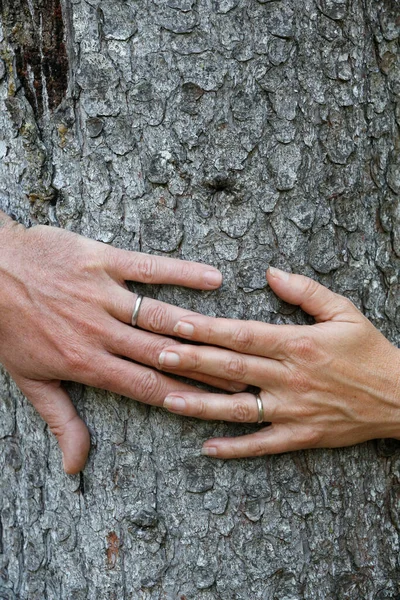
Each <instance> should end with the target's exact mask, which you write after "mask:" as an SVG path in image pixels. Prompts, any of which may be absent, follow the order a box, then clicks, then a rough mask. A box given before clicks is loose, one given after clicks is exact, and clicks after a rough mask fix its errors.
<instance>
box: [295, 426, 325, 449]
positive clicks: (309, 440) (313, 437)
mask: <svg viewBox="0 0 400 600" xmlns="http://www.w3.org/2000/svg"><path fill="white" fill-rule="evenodd" d="M321 440H322V433H321V431H320V430H319V429H315V428H311V427H308V428H307V429H305V430H304V431H303V432H302V434H301V436H300V443H301V447H302V448H315V447H316V446H319V444H320V442H321Z"/></svg>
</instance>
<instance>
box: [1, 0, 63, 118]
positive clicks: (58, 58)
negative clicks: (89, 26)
mask: <svg viewBox="0 0 400 600" xmlns="http://www.w3.org/2000/svg"><path fill="white" fill-rule="evenodd" d="M0 9H1V12H2V15H3V22H4V24H5V30H6V35H7V37H8V39H9V41H10V43H11V44H12V45H13V46H14V48H15V54H16V63H17V73H18V77H19V79H20V81H21V84H22V86H23V88H24V90H25V94H26V97H27V99H28V100H29V102H30V104H31V105H32V108H33V110H34V112H35V115H36V116H38V117H41V116H42V115H43V112H44V109H45V107H46V104H47V103H48V108H49V109H50V110H53V109H55V108H56V107H57V106H58V105H59V104H60V102H61V101H62V99H63V98H64V96H65V94H66V91H67V85H68V58H67V50H66V47H65V41H64V22H63V15H62V9H61V3H60V0H32V2H31V3H28V1H27V0H3V1H1V0H0Z"/></svg>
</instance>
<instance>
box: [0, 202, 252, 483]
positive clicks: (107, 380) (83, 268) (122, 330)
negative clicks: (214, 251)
mask: <svg viewBox="0 0 400 600" xmlns="http://www.w3.org/2000/svg"><path fill="white" fill-rule="evenodd" d="M125 280H133V281H140V282H144V283H168V284H177V285H186V286H190V287H193V288H198V289H208V290H210V289H214V288H216V287H218V286H219V285H220V283H221V274H220V273H219V271H217V270H216V269H213V268H212V267H209V266H207V265H200V264H196V263H190V262H184V261H179V260H173V259H169V258H161V257H155V256H150V255H146V254H140V253H135V252H127V251H123V250H118V249H116V248H113V247H110V246H107V245H105V244H102V243H99V242H95V241H93V240H89V239H86V238H84V237H82V236H79V235H76V234H74V233H71V232H68V231H64V230H61V229H57V228H52V227H46V226H37V227H33V228H31V229H25V228H24V227H23V226H22V225H18V224H16V223H14V222H13V221H11V219H9V218H8V217H6V216H5V215H4V214H3V213H0V281H1V287H0V362H1V363H2V364H3V365H4V366H5V368H6V369H7V370H8V371H9V373H10V374H11V376H12V377H13V378H14V380H15V382H16V383H17V385H18V386H19V387H20V389H21V390H22V392H23V393H24V394H25V395H26V397H27V398H28V400H30V401H31V403H32V404H33V405H34V406H35V408H36V409H37V410H38V412H39V413H40V414H41V416H42V417H43V418H44V419H45V421H46V422H47V423H48V425H49V427H50V429H51V431H52V432H53V433H54V434H55V435H56V437H57V439H58V441H59V444H60V447H61V450H62V453H63V462H64V468H65V470H66V472H67V473H77V472H78V471H80V470H81V469H82V468H83V466H84V464H85V462H86V458H87V454H88V452H89V445H90V438H89V432H88V430H87V428H86V425H85V424H84V423H83V421H82V420H81V419H80V418H79V416H78V415H77V412H76V410H75V408H74V406H73V404H72V402H71V400H70V399H69V397H68V395H67V393H66V391H65V390H64V389H63V388H62V386H61V380H71V381H76V382H80V383H83V384H87V385H91V386H96V387H100V388H104V389H106V390H110V391H112V392H115V393H117V394H121V395H124V396H128V397H130V398H135V399H137V400H141V401H143V402H147V403H149V404H155V405H161V404H162V401H163V399H164V398H165V396H166V395H167V394H168V393H169V392H172V391H174V390H176V389H182V384H181V383H178V382H177V381H175V380H173V379H171V378H167V377H165V375H161V374H160V373H157V372H156V371H154V370H153V369H149V368H146V367H144V366H142V365H143V364H145V365H149V366H151V367H156V366H157V365H158V355H159V353H160V352H161V350H162V349H163V348H164V347H165V346H166V345H170V344H171V343H172V340H171V339H167V338H164V337H161V336H159V335H156V334H155V333H149V332H148V331H141V330H139V329H136V328H133V327H132V326H131V325H130V322H131V316H132V311H133V307H134V303H135V298H136V296H135V294H132V293H131V292H130V291H129V290H128V289H127V287H126V284H125ZM187 314H188V311H184V310H182V309H179V308H175V307H172V306H169V305H167V304H164V303H162V302H157V301H154V300H150V299H148V298H145V299H144V300H143V303H142V307H141V309H140V313H139V321H138V325H139V326H140V327H141V328H143V329H147V330H150V331H152V332H159V331H160V330H161V329H162V330H163V331H164V332H169V333H173V332H172V329H173V325H174V324H175V323H176V321H177V320H179V318H180V317H181V316H184V315H187ZM122 357H124V358H127V359H131V360H133V361H136V362H138V363H142V364H141V365H140V364H135V363H133V362H130V361H129V360H124V358H122ZM177 372H180V371H179V370H178V371H177ZM185 375H186V376H187V377H191V375H193V377H194V378H196V379H198V380H200V381H206V382H208V383H210V384H211V385H214V386H217V387H222V388H223V389H231V390H232V382H231V381H228V382H227V381H222V380H220V379H219V378H216V377H213V376H211V377H210V376H209V375H205V376H204V375H202V374H200V373H194V374H192V373H185ZM234 387H236V389H239V388H241V389H244V386H243V385H240V384H239V386H238V385H236V386H234ZM184 389H186V390H188V391H189V390H190V389H192V388H190V387H189V386H184Z"/></svg>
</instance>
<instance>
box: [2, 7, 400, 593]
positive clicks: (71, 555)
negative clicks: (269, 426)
mask: <svg viewBox="0 0 400 600" xmlns="http://www.w3.org/2000/svg"><path fill="white" fill-rule="evenodd" d="M0 7H1V10H0V13H1V26H0V44H1V57H2V60H1V61H0V96H1V108H0V158H1V167H0V168H1V170H0V207H1V208H3V209H4V210H6V211H8V212H9V214H11V213H12V214H14V215H15V216H16V217H17V218H18V219H20V220H21V221H22V222H24V223H25V224H27V225H29V224H33V223H37V222H39V223H49V224H52V225H55V226H60V227H64V228H67V229H72V230H74V231H77V232H79V233H82V234H84V235H86V236H90V237H93V238H95V239H98V240H101V241H103V242H106V243H112V244H114V245H117V246H120V247H124V248H130V249H135V250H143V251H146V252H154V253H157V254H162V253H167V254H168V255H171V256H176V257H181V258H186V259H191V260H200V261H204V262H209V263H212V264H214V265H217V266H219V267H220V268H221V269H222V271H223V273H224V285H223V288H222V290H221V291H219V292H217V293H214V292H213V293H202V292H189V291H186V290H180V289H169V288H166V287H163V288H160V289H153V290H151V293H152V294H153V295H154V296H157V297H158V298H162V299H163V300H166V301H170V302H172V303H176V304H179V305H181V306H185V307H188V308H192V309H195V310H199V311H201V312H205V313H208V314H215V315H227V316H231V317H239V318H242V317H244V318H255V319H259V320H266V321H271V322H274V323H287V322H298V323H303V322H305V317H304V315H301V314H300V312H299V311H297V310H294V309H293V307H290V306H288V305H285V304H283V303H282V302H280V301H279V300H277V298H276V297H274V295H273V294H272V293H271V292H270V290H269V289H268V288H267V287H266V284H265V277H264V273H265V269H266V267H267V266H268V264H269V263H271V264H273V265H276V266H281V267H283V268H286V269H292V270H293V271H297V272H301V273H304V274H307V275H311V276H313V277H315V278H317V279H318V280H319V281H321V282H322V283H324V284H326V285H328V286H329V287H331V288H332V289H334V290H335V291H337V292H340V293H342V294H345V295H347V296H348V297H350V298H351V299H352V300H353V301H354V302H355V303H356V305H357V306H359V307H360V308H361V309H362V310H363V311H364V313H365V314H366V315H367V316H368V317H369V318H370V319H371V320H372V322H373V323H375V324H376V325H377V327H379V328H380V329H381V331H382V332H383V333H384V334H385V335H386V336H387V337H389V339H391V341H392V342H394V343H397V344H398V342H399V339H400V293H399V291H400V279H399V265H400V227H399V225H400V203H399V193H400V161H399V152H400V139H399V125H400V103H399V94H400V64H399V60H400V52H399V46H398V35H399V21H398V15H399V12H400V6H399V3H398V2H397V1H395V0H382V1H381V2H377V1H374V0H302V1H301V2H297V1H295V0H282V1H273V2H268V1H265V0H259V1H256V0H153V1H150V0H148V1H146V2H145V1H143V2H142V1H138V0H125V1H123V0H102V1H100V0H86V1H85V0H62V2H61V5H60V3H59V0H49V1H44V0H2V1H0ZM61 9H62V12H61ZM63 40H65V42H66V45H65V46H64V44H63ZM146 293H147V294H148V295H149V294H150V291H149V290H146ZM70 389H71V393H72V395H73V397H74V400H75V402H76V404H77V406H78V408H79V410H80V412H81V414H82V415H83V416H84V418H85V420H86V422H87V423H88V424H89V426H90V428H91V430H92V432H93V450H92V452H91V456H90V460H89V463H88V466H87V468H86V469H85V471H84V473H83V474H82V475H81V476H80V477H79V476H76V477H67V476H65V475H64V474H63V473H62V472H61V461H60V453H59V450H58V448H57V446H56V443H55V441H54V439H53V438H52V436H51V435H50V434H49V433H48V431H47V428H46V427H45V425H44V424H43V422H42V421H41V419H40V418H39V417H38V416H37V415H36V413H35V412H34V410H33V409H32V408H31V407H30V405H28V404H27V402H26V401H25V399H24V398H23V397H22V396H21V394H20V393H19V392H18V390H17V389H16V387H15V385H14V384H13V382H12V381H11V380H10V378H9V377H8V376H7V374H6V373H4V372H2V374H1V378H0V390H1V391H0V393H1V402H0V464H1V475H0V481H1V488H0V489H1V498H0V509H1V520H0V598H2V599H7V600H8V599H9V600H11V599H14V600H15V599H20V600H25V599H29V600H39V599H40V600H41V599H49V600H50V599H51V600H53V599H54V600H59V599H65V600H66V599H68V600H78V599H86V598H88V599H90V600H95V599H96V600H99V599H103V598H104V599H118V600H120V599H128V598H130V599H140V600H159V599H162V598H164V599H165V598H166V599H180V600H185V599H187V600H211V599H220V600H232V599H237V600H258V599H260V600H261V599H262V600H284V599H285V600H298V599H301V598H306V599H312V600H317V599H318V600H334V599H338V600H342V599H349V600H350V599H352V600H359V599H371V600H372V599H374V600H383V599H385V600H386V599H389V598H393V599H394V598H399V597H400V596H399V594H400V571H399V554H398V550H399V533H400V517H399V514H400V448H399V445H398V444H397V443H396V442H394V441H390V440H389V441H388V440H386V441H384V442H383V441H381V442H371V443H367V444H363V445H360V446H358V447H354V448H348V449H342V450H327V451H309V452H298V453H293V454H290V455H284V456H271V457H265V458H259V459H253V460H241V461H232V462H223V461H213V460H210V459H206V458H203V457H201V456H200V455H199V449H200V447H201V442H202V441H203V440H204V439H206V438H207V437H209V436H211V435H215V434H225V435H236V434H238V433H240V432H242V431H244V430H247V428H239V427H237V426H234V425H230V424H223V423H222V424H221V423H218V424H216V423H203V422H200V421H195V420H190V419H183V418H180V417H177V416H173V415H171V414H166V413H165V412H164V411H162V410H160V409H154V408H151V409H149V408H148V407H146V406H143V405H139V404H136V403H135V402H133V401H130V400H127V399H124V398H119V397H114V396H112V395H110V394H106V393H103V392H100V391H97V390H93V389H81V388H80V387H79V386H71V388H70ZM251 428H252V427H249V428H248V429H251Z"/></svg>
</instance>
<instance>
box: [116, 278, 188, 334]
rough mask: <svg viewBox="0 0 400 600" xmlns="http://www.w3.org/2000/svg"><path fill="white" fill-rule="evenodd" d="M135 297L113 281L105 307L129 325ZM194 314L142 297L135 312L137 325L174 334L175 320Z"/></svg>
mask: <svg viewBox="0 0 400 600" xmlns="http://www.w3.org/2000/svg"><path fill="white" fill-rule="evenodd" d="M137 297H138V296H137V294H134V293H132V292H130V291H129V290H128V289H125V288H123V287H122V286H120V285H116V284H115V282H114V281H113V282H112V287H111V289H110V290H109V291H108V293H107V296H106V299H105V309H106V310H107V312H108V313H109V314H110V315H111V316H113V317H114V318H115V319H117V320H118V321H121V322H122V323H126V324H128V325H130V324H131V321H132V314H133V311H134V308H135V303H136V299H137ZM195 314H196V313H194V312H192V311H190V310H185V309H183V308H179V307H178V306H174V305H172V304H167V303H166V302H160V301H159V300H153V299H152V298H143V300H142V303H141V305H140V309H139V312H138V314H137V326H138V327H140V328H141V329H145V330H146V331H152V332H153V333H159V334H163V335H173V336H176V333H174V327H175V325H176V322H177V321H179V319H181V318H183V317H184V316H191V315H195Z"/></svg>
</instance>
